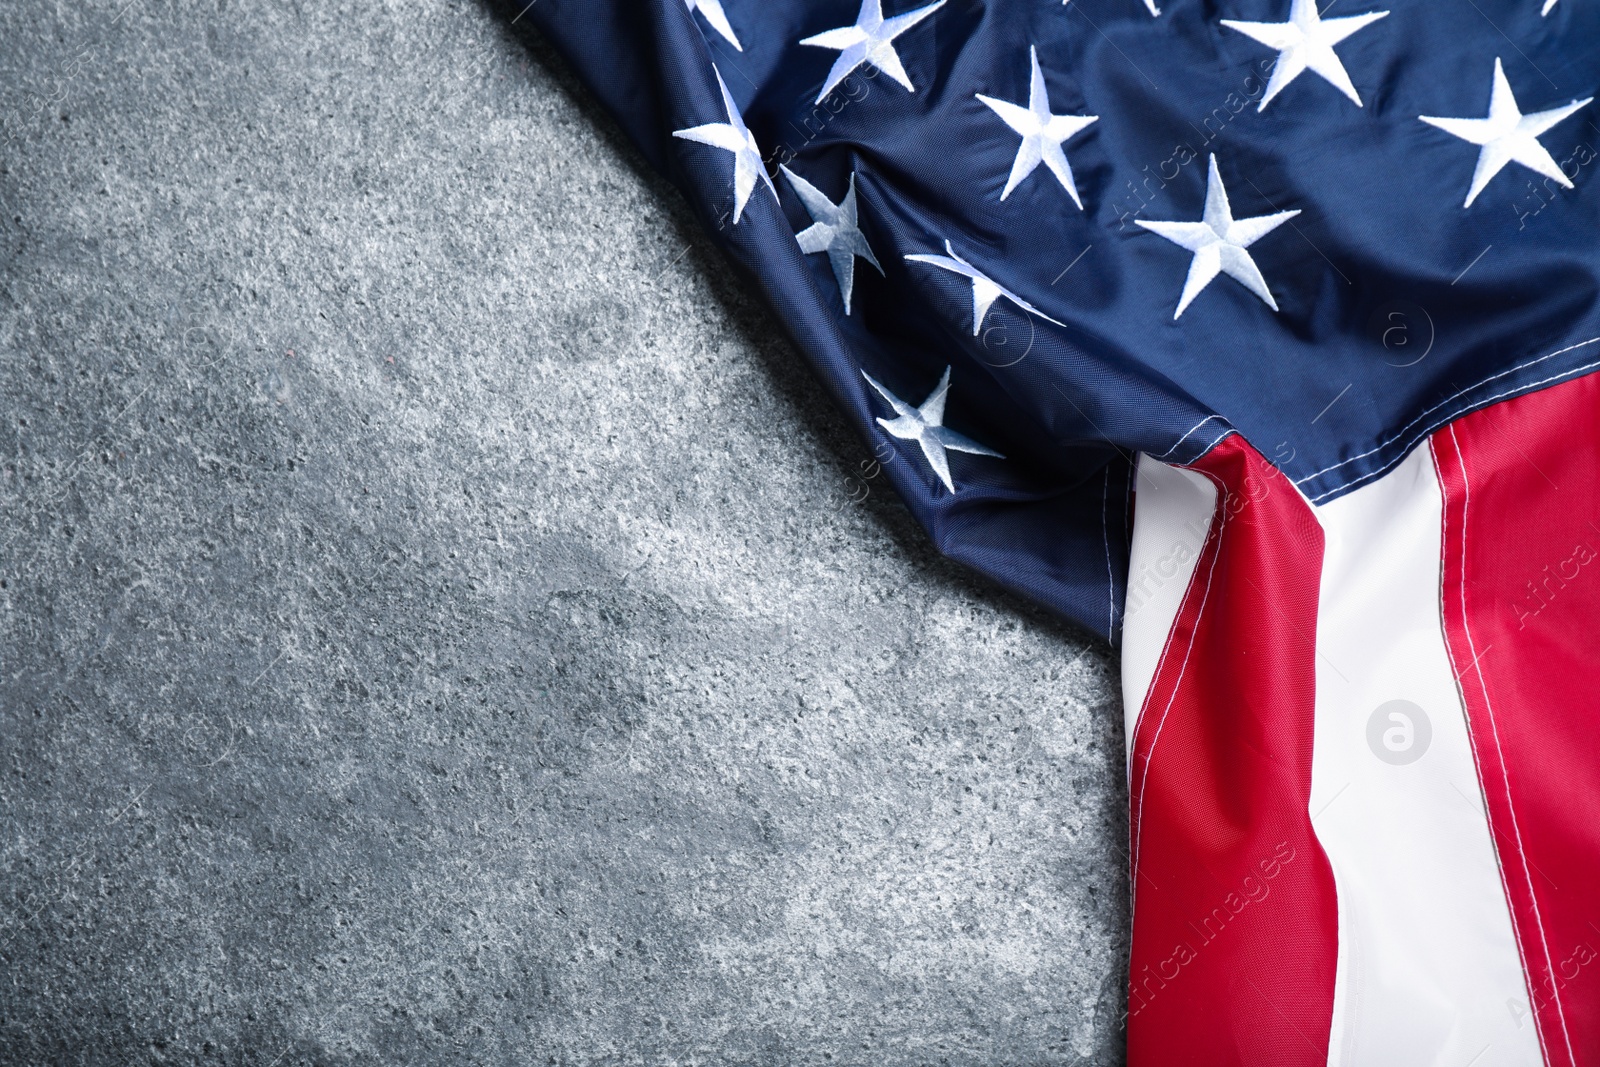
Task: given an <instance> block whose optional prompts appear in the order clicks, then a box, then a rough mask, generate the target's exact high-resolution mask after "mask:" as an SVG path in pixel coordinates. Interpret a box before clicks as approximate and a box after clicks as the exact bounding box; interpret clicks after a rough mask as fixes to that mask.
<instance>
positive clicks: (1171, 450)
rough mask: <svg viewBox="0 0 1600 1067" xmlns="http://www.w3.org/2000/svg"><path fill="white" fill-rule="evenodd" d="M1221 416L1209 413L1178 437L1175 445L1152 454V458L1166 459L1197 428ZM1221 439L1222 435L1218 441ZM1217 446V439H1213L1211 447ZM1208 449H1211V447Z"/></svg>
mask: <svg viewBox="0 0 1600 1067" xmlns="http://www.w3.org/2000/svg"><path fill="white" fill-rule="evenodd" d="M1220 418H1222V416H1221V415H1207V416H1206V417H1205V418H1203V419H1201V420H1200V421H1199V422H1197V423H1195V424H1194V425H1193V426H1191V427H1189V432H1188V433H1186V434H1184V435H1183V436H1182V437H1180V438H1178V439H1177V441H1175V442H1173V445H1172V447H1171V448H1169V449H1167V450H1166V451H1165V452H1163V453H1161V455H1159V456H1151V457H1150V458H1151V459H1166V458H1167V457H1168V456H1170V455H1172V454H1173V453H1174V452H1176V451H1177V450H1178V446H1179V445H1181V444H1183V443H1184V442H1185V441H1187V440H1188V439H1189V436H1190V434H1193V433H1194V432H1195V431H1196V430H1198V429H1199V428H1200V427H1202V426H1204V425H1205V424H1206V423H1208V422H1210V421H1211V420H1212V419H1220ZM1221 439H1222V438H1220V437H1219V438H1217V440H1218V441H1220V440H1221ZM1215 446H1216V441H1213V442H1212V443H1211V447H1215ZM1207 450H1208V451H1209V448H1208V449H1207ZM1202 454H1203V453H1202Z"/></svg>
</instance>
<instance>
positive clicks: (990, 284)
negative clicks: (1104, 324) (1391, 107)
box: [906, 241, 1066, 337]
mask: <svg viewBox="0 0 1600 1067" xmlns="http://www.w3.org/2000/svg"><path fill="white" fill-rule="evenodd" d="M944 250H945V251H946V252H948V253H949V255H948V256H925V255H916V256H907V257H906V259H908V260H910V261H911V262H913V263H927V264H929V265H931V266H935V267H938V268H939V269H940V270H947V271H949V272H951V273H952V274H959V275H961V276H963V277H966V278H971V279H972V336H974V337H976V336H978V331H979V330H981V329H982V328H983V320H984V316H986V315H988V314H989V309H990V308H991V307H993V306H994V302H995V301H996V300H998V299H1000V298H1001V297H1002V296H1003V297H1005V298H1006V299H1007V300H1009V301H1011V302H1012V303H1013V304H1015V305H1017V306H1018V307H1019V308H1021V309H1022V310H1024V311H1027V312H1031V313H1032V314H1034V315H1037V316H1039V317H1040V318H1041V319H1044V320H1045V321H1046V322H1054V323H1055V324H1056V325H1057V326H1064V325H1066V324H1065V323H1062V322H1056V320H1055V319H1052V318H1051V317H1050V316H1049V315H1046V314H1045V313H1044V312H1042V311H1040V310H1039V309H1038V308H1036V307H1034V306H1033V305H1032V304H1030V303H1028V302H1027V301H1026V300H1024V299H1022V297H1020V296H1018V295H1017V294H1016V293H1013V292H1012V291H1011V290H1010V289H1007V288H1006V287H1005V286H1003V285H1001V284H1000V283H999V282H997V281H995V280H994V279H992V278H990V277H989V276H988V275H987V274H985V273H983V271H981V270H979V269H978V268H977V267H974V266H973V265H972V264H971V263H968V262H967V261H966V260H964V259H962V258H961V257H960V256H958V255H956V250H955V249H954V248H951V247H950V242H949V241H945V243H944Z"/></svg>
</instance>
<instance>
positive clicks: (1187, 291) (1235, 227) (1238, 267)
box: [1134, 155, 1300, 319]
mask: <svg viewBox="0 0 1600 1067" xmlns="http://www.w3.org/2000/svg"><path fill="white" fill-rule="evenodd" d="M1298 214H1300V212H1299V211H1298V210H1295V211H1279V212H1277V213H1276V214H1273V215H1259V216H1257V217H1256V218H1253V219H1236V218H1234V217H1233V209H1232V208H1231V207H1229V206H1228V191H1227V190H1226V189H1225V188H1223V185H1222V175H1221V174H1219V173H1218V172H1217V157H1216V156H1214V155H1213V156H1212V157H1211V171H1210V174H1209V176H1208V177H1207V179H1206V207H1205V214H1204V215H1203V216H1202V219H1201V221H1200V222H1146V221H1145V220H1144V219H1135V220H1134V221H1135V222H1137V223H1138V224H1139V225H1140V226H1143V227H1144V228H1145V229H1147V230H1149V231H1150V232H1152V233H1156V234H1159V235H1161V236H1162V237H1165V238H1166V239H1167V240H1169V241H1171V242H1172V243H1173V244H1175V245H1177V246H1178V247H1179V248H1184V249H1187V250H1188V251H1190V252H1193V253H1194V259H1192V260H1190V261H1189V277H1188V280H1187V281H1185V282H1184V284H1183V295H1182V296H1181V297H1179V298H1178V310H1177V311H1176V312H1174V313H1173V316H1172V317H1173V319H1177V318H1178V316H1179V315H1182V314H1183V309H1184V308H1186V307H1188V306H1189V302H1190V301H1191V300H1193V299H1194V298H1195V297H1197V296H1199V295H1200V293H1201V291H1202V290H1204V289H1205V287H1206V286H1208V285H1210V284H1211V280H1212V279H1213V278H1215V277H1216V276H1217V275H1218V274H1226V275H1228V277H1230V278H1233V279H1234V280H1236V281H1238V282H1240V283H1241V284H1242V285H1243V286H1244V287H1245V288H1246V289H1248V290H1250V291H1251V292H1252V293H1254V294H1256V295H1257V296H1259V297H1260V298H1261V299H1262V300H1263V301H1264V302H1265V303H1266V305H1267V306H1268V307H1269V308H1271V309H1272V310H1273V311H1277V310H1278V302H1277V301H1276V300H1274V299H1272V292H1271V290H1269V289H1268V288H1267V280H1266V279H1265V278H1263V277H1262V276H1261V271H1260V270H1259V269H1258V268H1257V267H1256V261H1255V260H1253V259H1251V258H1250V253H1249V252H1246V251H1245V249H1247V248H1249V247H1250V246H1251V245H1253V244H1255V243H1256V242H1257V241H1259V240H1261V238H1263V237H1265V236H1266V235H1267V234H1269V233H1271V232H1272V231H1273V230H1275V229H1277V228H1278V227H1279V226H1282V225H1283V224H1284V223H1285V222H1288V221H1289V220H1290V219H1292V218H1294V217H1295V216H1296V215H1298Z"/></svg>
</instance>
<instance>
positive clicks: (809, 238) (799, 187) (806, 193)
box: [781, 167, 883, 315]
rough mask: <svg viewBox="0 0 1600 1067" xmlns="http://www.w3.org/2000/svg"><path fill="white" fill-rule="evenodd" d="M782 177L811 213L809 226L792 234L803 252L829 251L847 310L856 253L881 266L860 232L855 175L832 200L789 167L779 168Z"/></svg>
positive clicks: (854, 276)
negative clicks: (838, 198) (841, 196)
mask: <svg viewBox="0 0 1600 1067" xmlns="http://www.w3.org/2000/svg"><path fill="white" fill-rule="evenodd" d="M781 169H782V170H783V174H784V177H786V178H788V179H789V184H790V185H791V186H793V187H794V191H795V193H796V194H797V195H799V197H800V202H801V203H802V204H804V205H805V207H806V212H807V213H808V214H809V215H810V216H811V226H810V227H808V228H807V229H804V230H801V231H800V232H799V233H797V234H795V240H796V241H798V242H799V243H800V251H802V252H804V253H805V254H806V255H813V254H815V253H817V252H826V253H827V254H828V263H829V265H830V266H832V267H833V276H834V278H835V279H837V280H838V282H839V292H840V294H841V295H843V297H844V313H845V314H846V315H848V314H850V294H851V292H852V291H854V289H855V282H856V257H857V256H860V257H861V258H862V259H864V260H866V261H867V262H868V263H871V264H872V265H873V266H874V267H877V268H878V273H879V274H882V273H883V267H882V266H881V265H880V264H879V263H878V257H876V256H874V255H873V254H872V248H871V247H870V246H869V245H868V244H867V238H866V236H865V235H864V234H863V233H862V232H861V227H860V225H859V224H858V216H857V212H856V176H855V172H854V171H852V172H851V174H850V191H849V192H847V193H845V194H844V199H843V200H841V201H840V202H839V203H837V204H835V203H834V202H833V201H832V200H829V199H828V197H827V194H825V193H824V192H823V191H822V190H821V189H818V188H817V187H816V186H815V185H812V184H811V183H810V182H808V181H806V180H805V179H804V178H802V177H800V175H798V174H796V173H795V172H794V171H792V170H790V169H789V168H788V167H783V168H781Z"/></svg>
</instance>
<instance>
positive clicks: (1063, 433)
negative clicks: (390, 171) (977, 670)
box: [513, 0, 1600, 1067]
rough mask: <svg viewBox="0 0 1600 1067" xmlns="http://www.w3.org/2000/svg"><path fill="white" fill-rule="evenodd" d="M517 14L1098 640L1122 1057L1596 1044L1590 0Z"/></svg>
mask: <svg viewBox="0 0 1600 1067" xmlns="http://www.w3.org/2000/svg"><path fill="white" fill-rule="evenodd" d="M520 2H521V0H517V3H518V6H517V7H516V8H514V9H513V10H514V15H515V17H516V18H517V19H519V20H520V19H522V18H524V17H525V18H527V19H529V20H530V21H533V22H535V23H537V24H538V26H539V27H540V28H541V29H542V31H543V32H544V33H545V34H546V35H548V37H549V38H550V39H551V40H552V41H554V42H555V44H556V45H557V47H558V48H559V49H560V50H561V51H562V52H563V53H564V54H565V55H566V57H567V58H568V59H569V60H570V62H571V63H572V64H573V66H574V67H575V68H576V69H577V71H578V72H579V74H580V75H581V77H582V78H583V79H584V81H585V82H586V84H587V85H588V86H589V88H590V89H591V90H592V92H594V93H595V94H596V95H597V96H598V97H599V98H600V99H601V100H603V101H604V103H605V104H606V106H607V107H608V108H609V110H610V111H611V112H612V114H613V115H614V116H615V117H616V119H617V121H618V122H619V123H620V124H621V125H622V126H623V128H624V129H625V130H626V131H627V133H628V135H629V136H630V137H631V138H632V140H633V141H634V143H635V144H636V145H637V146H638V147H639V149H640V150H641V151H642V152H643V153H644V155H645V156H646V158H647V159H648V160H649V161H650V162H651V163H652V164H653V165H654V166H656V167H658V168H660V169H661V170H662V171H664V172H665V173H667V174H668V175H670V176H671V177H672V178H673V179H674V180H675V181H676V182H677V183H678V185H679V186H680V187H681V188H682V189H683V190H684V192H685V193H686V194H687V196H688V197H689V199H690V201H691V202H692V203H693V204H694V205H695V207H696V209H697V210H698V211H699V212H700V213H701V214H702V216H703V218H704V220H705V222H706V224H707V226H708V227H709V228H710V230H711V232H712V233H713V234H714V235H715V237H716V239H717V240H718V241H719V243H720V244H721V245H722V246H723V247H724V248H725V249H726V250H727V252H728V254H729V255H730V256H731V257H732V258H733V259H734V260H735V261H736V262H737V263H738V264H740V265H741V266H742V267H743V268H744V269H745V270H746V271H747V272H748V274H749V276H750V277H751V279H752V280H753V282H754V284H756V285H757V286H758V287H759V288H760V290H761V291H762V292H763V294H764V295H765V297H766V298H767V300H768V301H769V302H770V304H771V306H772V307H773V309H774V310H775V312H776V314H777V316H778V318H779V319H780V321H781V322H782V323H783V325H784V327H785V328H786V329H787V330H788V332H789V333H790V334H791V336H792V337H793V338H794V340H795V342H796V344H797V346H798V348H799V349H800V350H801V351H802V352H803V353H804V354H805V355H806V356H807V357H808V358H809V360H810V361H811V362H812V364H813V365H814V366H815V368H816V370H817V371H818V373H819V375H820V376H821V378H822V380H823V381H824V382H825V383H826V385H827V387H828V388H829V389H830V390H831V392H832V393H833V395H834V396H835V397H836V399H837V401H838V403H839V404H840V406H841V407H842V409H843V410H844V411H845V412H846V413H847V414H848V416H849V417H850V418H851V419H852V420H853V422H854V424H855V425H856V427H857V428H858V430H859V431H860V433H861V434H862V435H863V437H864V438H865V439H866V440H868V441H869V442H871V443H872V445H873V447H874V449H875V450H876V452H877V454H878V455H880V456H888V457H890V458H889V459H888V460H887V461H886V463H885V465H884V466H885V471H886V473H887V476H888V477H889V478H890V479H891V480H892V481H893V483H894V485H895V487H896V489H897V490H898V491H899V492H900V494H901V495H902V496H903V498H904V499H905V501H906V503H907V505H908V506H909V507H910V508H911V510H912V511H913V513H914V514H915V515H916V516H917V518H918V519H919V521H920V522H921V523H922V524H923V525H924V526H925V527H926V529H927V530H928V532H929V533H930V534H931V535H932V537H933V538H934V540H935V542H936V543H937V544H938V546H939V548H940V549H941V550H942V551H943V552H945V553H947V554H949V555H950V556H952V557H954V558H957V559H960V560H963V561H965V562H966V563H968V564H970V565H972V566H974V567H976V568H978V569H979V570H981V571H983V572H984V573H986V574H988V575H990V576H991V577H993V578H994V579H995V580H997V581H999V582H1000V583H1002V584H1004V585H1006V586H1007V587H1009V588H1012V589H1014V590H1017V591H1020V592H1021V593H1023V594H1025V595H1027V596H1029V597H1032V598H1034V599H1035V600H1037V601H1039V602H1041V603H1043V604H1045V605H1047V606H1048V607H1050V608H1052V609H1053V610H1055V611H1057V612H1058V613H1060V614H1061V615H1063V616H1065V617H1066V618H1069V619H1072V620H1074V621H1076V622H1078V623H1080V624H1081V625H1083V626H1085V627H1088V628H1089V629H1091V630H1093V631H1095V632H1097V633H1099V634H1101V635H1102V636H1104V637H1105V638H1107V639H1108V640H1111V641H1113V642H1120V644H1121V647H1122V657H1123V690H1124V693H1123V695H1124V706H1125V714H1126V724H1125V725H1126V739H1127V749H1128V751H1127V756H1128V787H1129V800H1130V813H1129V828H1130V834H1129V858H1130V861H1131V868H1130V877H1131V885H1132V893H1133V956H1132V960H1131V964H1130V975H1129V1002H1128V1017H1127V1027H1128V1048H1129V1062H1130V1063H1131V1064H1132V1065H1133V1067H1164V1065H1169V1064H1208V1065H1209V1064H1218V1065H1224V1064H1230V1065H1231V1064H1271V1065H1275V1067H1284V1065H1301V1064H1305V1065H1311V1064H1330V1065H1331V1064H1339V1065H1355V1064H1362V1065H1365V1064H1371V1065H1382V1067H1393V1065H1401V1064H1406V1065H1409V1064H1437V1065H1444V1067H1448V1065H1459V1067H1496V1065H1510V1064H1540V1063H1544V1064H1551V1065H1560V1067H1579V1065H1584V1067H1588V1065H1594V1067H1600V698H1597V697H1595V696H1594V693H1593V689H1594V684H1595V680H1596V679H1600V652H1597V648H1600V645H1597V639H1596V634H1597V623H1600V565H1596V561H1597V560H1600V507H1597V505H1596V502H1597V501H1600V449H1597V446H1600V378H1596V377H1595V376H1594V375H1593V374H1592V373H1591V372H1593V371H1595V370H1596V369H1600V184H1597V182H1596V179H1595V173H1594V172H1595V170H1596V169H1597V161H1600V157H1597V149H1596V146H1597V145H1600V113H1597V111H1596V108H1595V107H1594V106H1593V98H1594V96H1596V95H1597V94H1600V6H1597V5H1595V4H1594V3H1593V2H1592V0H1543V2H1541V0H1464V2H1461V3H1448V4H1430V5H1423V4H1407V5H1400V4H1391V6H1388V7H1385V6H1383V5H1384V4H1385V3H1386V2H1387V0H1343V3H1340V2H1339V0H1335V2H1334V3H1328V4H1324V5H1321V6H1319V5H1318V4H1317V3H1316V2H1315V0H1165V2H1164V3H1158V2H1157V0H1143V2H1136V0H1070V2H1068V3H1064V4H1063V3H1057V2H1055V0H1010V2H1004V3H1002V2H997V0H931V2H926V0H904V2H902V0H582V2H579V0H536V2H533V3H529V4H527V6H526V7H522V6H520ZM1344 4H1348V5H1349V6H1348V7H1345V6H1344Z"/></svg>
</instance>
